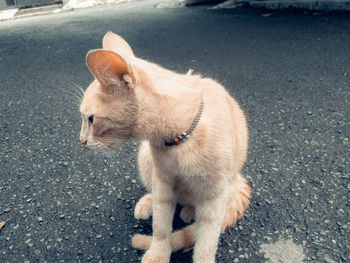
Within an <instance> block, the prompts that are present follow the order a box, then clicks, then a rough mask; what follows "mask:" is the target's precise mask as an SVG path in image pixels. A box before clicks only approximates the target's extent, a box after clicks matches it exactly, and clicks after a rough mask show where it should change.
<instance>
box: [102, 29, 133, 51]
mask: <svg viewBox="0 0 350 263" xmlns="http://www.w3.org/2000/svg"><path fill="white" fill-rule="evenodd" d="M102 47H103V49H106V50H112V51H114V52H116V53H118V54H121V55H123V56H125V57H134V53H133V52H132V49H131V47H130V46H129V44H128V43H127V42H126V41H125V40H124V39H123V38H122V37H120V36H118V35H116V34H114V33H112V32H107V33H106V34H105V35H104V37H103V40H102Z"/></svg>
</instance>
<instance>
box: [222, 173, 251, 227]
mask: <svg viewBox="0 0 350 263" xmlns="http://www.w3.org/2000/svg"><path fill="white" fill-rule="evenodd" d="M231 190H232V195H231V198H230V199H229V201H228V204H227V207H226V212H225V217H224V222H223V224H222V228H221V231H222V232H224V231H225V229H226V228H228V227H230V226H232V225H233V224H235V222H236V220H237V219H240V218H242V217H243V213H244V211H245V210H246V209H247V208H248V206H249V203H250V201H249V198H250V193H251V190H250V187H249V185H248V183H247V180H246V179H244V178H243V176H242V175H241V174H237V176H236V177H235V178H234V179H233V181H232V189H231Z"/></svg>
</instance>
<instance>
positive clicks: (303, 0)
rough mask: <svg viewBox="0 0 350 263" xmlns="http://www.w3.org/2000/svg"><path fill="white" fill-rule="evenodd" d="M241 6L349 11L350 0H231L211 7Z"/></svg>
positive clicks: (229, 7)
mask: <svg viewBox="0 0 350 263" xmlns="http://www.w3.org/2000/svg"><path fill="white" fill-rule="evenodd" d="M241 6H251V7H255V8H265V9H271V10H282V9H288V8H300V9H307V10H314V11H349V10H350V1H346V0H345V1H344V0H328V1H312V0H295V1H292V0H287V1H273V0H268V1H250V0H229V1H226V2H224V3H221V4H218V5H216V6H214V7H212V8H211V9H231V8H238V7H241Z"/></svg>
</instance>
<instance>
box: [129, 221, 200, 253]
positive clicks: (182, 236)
mask: <svg viewBox="0 0 350 263" xmlns="http://www.w3.org/2000/svg"><path fill="white" fill-rule="evenodd" d="M194 230H195V224H192V225H188V226H186V227H185V228H182V229H180V230H178V231H175V232H173V233H172V234H171V241H170V244H171V249H172V251H173V252H175V251H178V250H180V249H185V250H186V249H190V248H192V246H193V245H194V243H195V232H194ZM151 241H152V236H147V235H140V234H136V235H134V236H133V237H132V246H133V247H134V248H137V249H141V250H147V249H148V248H149V247H150V245H151Z"/></svg>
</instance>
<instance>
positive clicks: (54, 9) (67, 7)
mask: <svg viewBox="0 0 350 263" xmlns="http://www.w3.org/2000/svg"><path fill="white" fill-rule="evenodd" d="M131 1H132V0H70V1H64V2H63V5H62V4H59V5H58V4H54V5H48V6H40V7H33V8H24V9H19V8H16V9H9V10H4V11H0V21H4V20H10V19H14V18H18V17H28V16H35V15H43V14H50V13H59V12H62V11H71V10H75V9H84V8H90V7H94V6H99V5H107V4H119V3H125V2H131Z"/></svg>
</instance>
